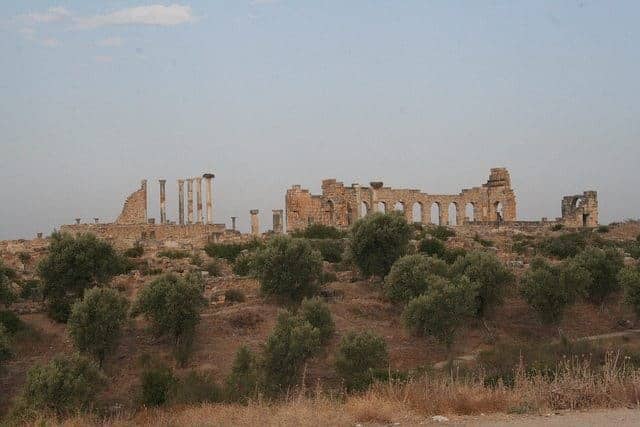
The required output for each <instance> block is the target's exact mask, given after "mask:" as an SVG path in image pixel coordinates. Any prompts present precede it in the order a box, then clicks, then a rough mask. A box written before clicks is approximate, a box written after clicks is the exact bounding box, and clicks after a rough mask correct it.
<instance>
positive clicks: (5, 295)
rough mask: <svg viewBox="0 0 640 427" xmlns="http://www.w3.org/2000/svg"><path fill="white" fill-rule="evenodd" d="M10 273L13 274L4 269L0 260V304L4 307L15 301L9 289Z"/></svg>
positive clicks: (6, 268) (13, 294)
mask: <svg viewBox="0 0 640 427" xmlns="http://www.w3.org/2000/svg"><path fill="white" fill-rule="evenodd" d="M11 272H13V270H11V269H10V268H8V267H5V266H4V265H3V264H2V260H0V304H4V305H6V306H9V305H11V304H13V302H14V301H15V300H16V295H15V293H14V292H13V289H11V280H12V278H11V277H10V275H11Z"/></svg>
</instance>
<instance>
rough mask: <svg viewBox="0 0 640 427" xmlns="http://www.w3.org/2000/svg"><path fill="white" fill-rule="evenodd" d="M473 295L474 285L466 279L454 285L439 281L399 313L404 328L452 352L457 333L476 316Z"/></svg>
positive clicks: (474, 292) (474, 295) (474, 296)
mask: <svg viewBox="0 0 640 427" xmlns="http://www.w3.org/2000/svg"><path fill="white" fill-rule="evenodd" d="M476 295H477V290H476V287H475V285H474V284H472V283H471V281H470V280H469V279H468V278H467V277H466V276H462V277H461V278H458V279H456V280H454V281H453V282H450V281H448V280H446V279H442V278H439V279H438V280H437V281H434V283H433V284H432V286H430V287H429V290H428V291H427V292H426V293H425V294H423V295H420V296H418V297H416V298H414V299H412V300H411V301H409V304H407V307H406V308H405V310H404V312H403V313H402V318H403V321H404V324H405V326H406V327H407V328H408V329H411V330H413V331H414V332H415V333H416V334H418V335H425V336H432V337H434V338H436V339H437V340H438V341H440V342H441V343H443V344H445V345H446V346H447V349H451V346H452V344H453V341H454V337H455V333H456V331H457V330H458V329H459V328H460V326H462V324H464V323H465V321H466V318H468V317H470V316H473V314H474V312H475V299H476Z"/></svg>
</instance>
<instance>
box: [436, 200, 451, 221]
mask: <svg viewBox="0 0 640 427" xmlns="http://www.w3.org/2000/svg"><path fill="white" fill-rule="evenodd" d="M438 213H439V218H438V222H439V223H440V225H449V207H448V206H444V203H443V204H441V205H440V209H439V211H438Z"/></svg>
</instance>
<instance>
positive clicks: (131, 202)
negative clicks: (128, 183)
mask: <svg viewBox="0 0 640 427" xmlns="http://www.w3.org/2000/svg"><path fill="white" fill-rule="evenodd" d="M115 223H116V224H146V223H147V180H146V179H145V180H142V183H141V185H140V189H139V190H136V191H134V192H133V193H131V194H130V195H129V197H127V200H126V201H125V202H124V206H123V207H122V212H121V213H120V215H119V216H118V218H117V219H116V222H115Z"/></svg>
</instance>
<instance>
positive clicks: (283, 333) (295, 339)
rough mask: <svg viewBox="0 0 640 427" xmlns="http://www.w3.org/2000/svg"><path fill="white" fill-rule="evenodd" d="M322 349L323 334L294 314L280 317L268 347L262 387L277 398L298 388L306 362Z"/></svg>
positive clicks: (284, 313)
mask: <svg viewBox="0 0 640 427" xmlns="http://www.w3.org/2000/svg"><path fill="white" fill-rule="evenodd" d="M319 348H320V331H318V329H317V328H314V327H313V326H311V324H310V323H309V322H307V321H306V320H304V319H302V318H301V317H298V316H294V315H292V314H291V313H288V312H283V313H281V314H280V315H279V316H278V321H277V323H276V327H275V329H274V331H273V332H272V333H271V335H270V336H269V338H267V342H266V344H265V347H264V353H263V358H262V374H263V377H262V387H263V389H264V390H265V391H266V393H267V394H268V395H271V396H273V395H276V394H279V393H281V392H283V391H286V390H287V389H289V388H290V387H292V386H294V385H296V384H297V383H298V381H299V380H300V375H301V371H302V367H303V365H304V362H305V361H306V360H307V359H308V358H309V357H311V356H312V355H313V354H314V353H315V352H317V351H318V349H319Z"/></svg>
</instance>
